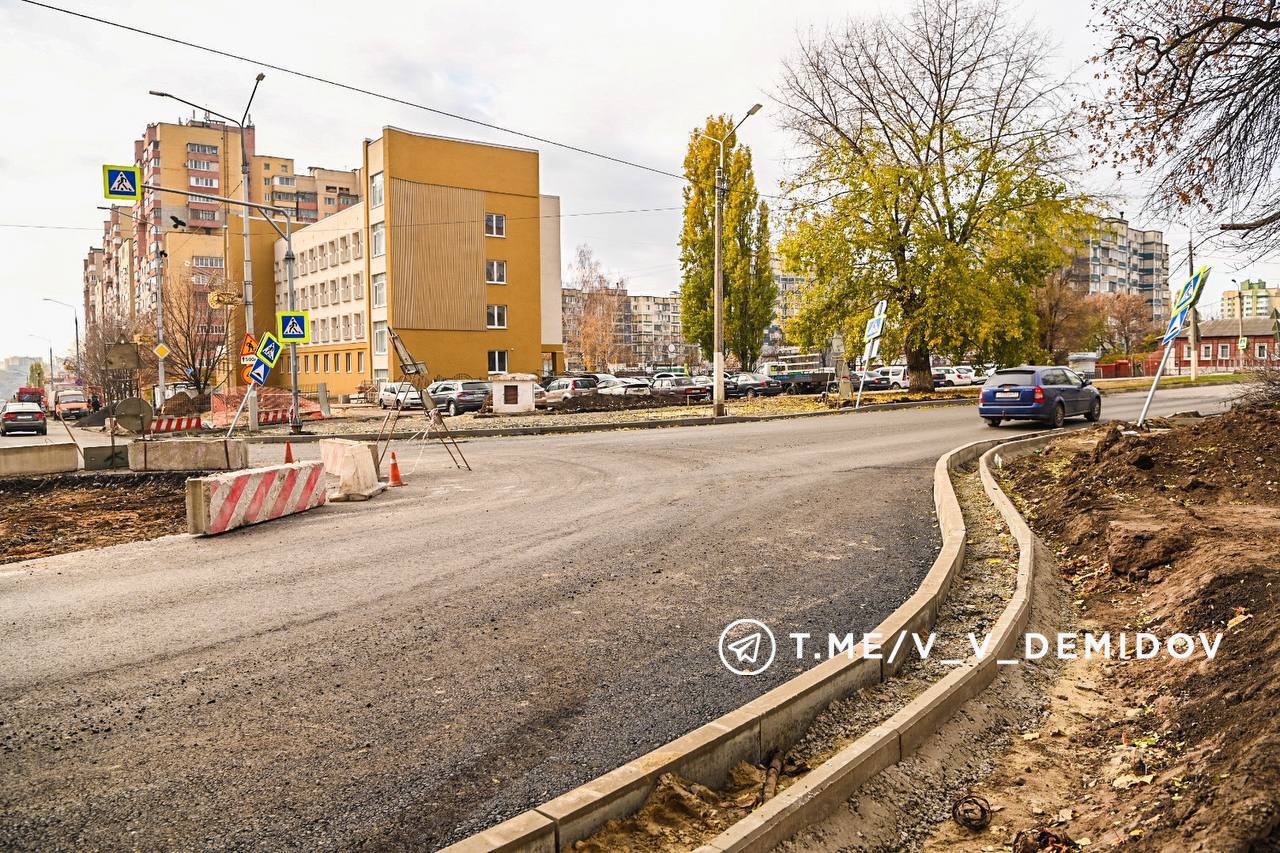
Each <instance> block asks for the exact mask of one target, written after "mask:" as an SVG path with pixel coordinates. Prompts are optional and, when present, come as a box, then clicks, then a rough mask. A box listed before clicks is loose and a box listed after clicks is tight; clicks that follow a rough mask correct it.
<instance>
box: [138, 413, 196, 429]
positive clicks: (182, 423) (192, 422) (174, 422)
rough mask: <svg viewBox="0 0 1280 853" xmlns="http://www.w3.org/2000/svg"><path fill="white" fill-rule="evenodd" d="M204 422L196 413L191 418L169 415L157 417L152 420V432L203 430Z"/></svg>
mask: <svg viewBox="0 0 1280 853" xmlns="http://www.w3.org/2000/svg"><path fill="white" fill-rule="evenodd" d="M202 429H204V424H203V423H201V422H200V416H199V415H195V416H193V417H189V418H175V417H170V416H168V415H165V416H162V417H158V418H155V419H154V420H152V421H151V432H152V433H157V432H190V431H191V430H202Z"/></svg>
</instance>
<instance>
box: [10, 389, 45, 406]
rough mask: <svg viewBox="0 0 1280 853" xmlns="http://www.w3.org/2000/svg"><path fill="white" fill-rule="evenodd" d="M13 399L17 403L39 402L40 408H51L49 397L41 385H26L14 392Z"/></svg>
mask: <svg viewBox="0 0 1280 853" xmlns="http://www.w3.org/2000/svg"><path fill="white" fill-rule="evenodd" d="M13 400H14V402H15V403H39V404H40V408H42V409H44V410H45V411H48V410H49V399H48V397H47V396H46V395H45V391H44V388H43V387H42V386H39V385H24V386H23V387H21V388H19V389H18V390H17V391H15V392H14V394H13Z"/></svg>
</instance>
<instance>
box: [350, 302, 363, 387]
mask: <svg viewBox="0 0 1280 853" xmlns="http://www.w3.org/2000/svg"><path fill="white" fill-rule="evenodd" d="M351 325H353V326H355V327H356V340H357V341H363V340H364V314H359V313H357V314H352V315H351ZM360 372H361V373H363V372H364V369H363V368H362V369H361V371H360Z"/></svg>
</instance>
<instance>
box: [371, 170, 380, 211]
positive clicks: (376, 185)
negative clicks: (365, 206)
mask: <svg viewBox="0 0 1280 853" xmlns="http://www.w3.org/2000/svg"><path fill="white" fill-rule="evenodd" d="M381 205H382V173H381V172H379V173H378V174H376V175H374V176H373V177H372V178H370V179H369V207H370V208H374V207H380V206H381Z"/></svg>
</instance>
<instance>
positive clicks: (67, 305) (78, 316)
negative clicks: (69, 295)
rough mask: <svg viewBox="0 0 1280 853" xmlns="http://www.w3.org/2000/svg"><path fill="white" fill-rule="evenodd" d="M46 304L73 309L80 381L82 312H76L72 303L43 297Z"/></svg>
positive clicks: (77, 369) (77, 367) (78, 377)
mask: <svg viewBox="0 0 1280 853" xmlns="http://www.w3.org/2000/svg"><path fill="white" fill-rule="evenodd" d="M43 299H44V301H45V302H52V303H53V304H55V305H62V306H64V307H66V308H70V309H71V316H72V317H73V318H74V319H75V321H76V378H77V379H80V378H81V377H80V312H79V311H77V310H76V306H74V305H72V304H71V303H70V302H63V301H62V300H61V299H51V298H50V297H48V296H45V297H43Z"/></svg>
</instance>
